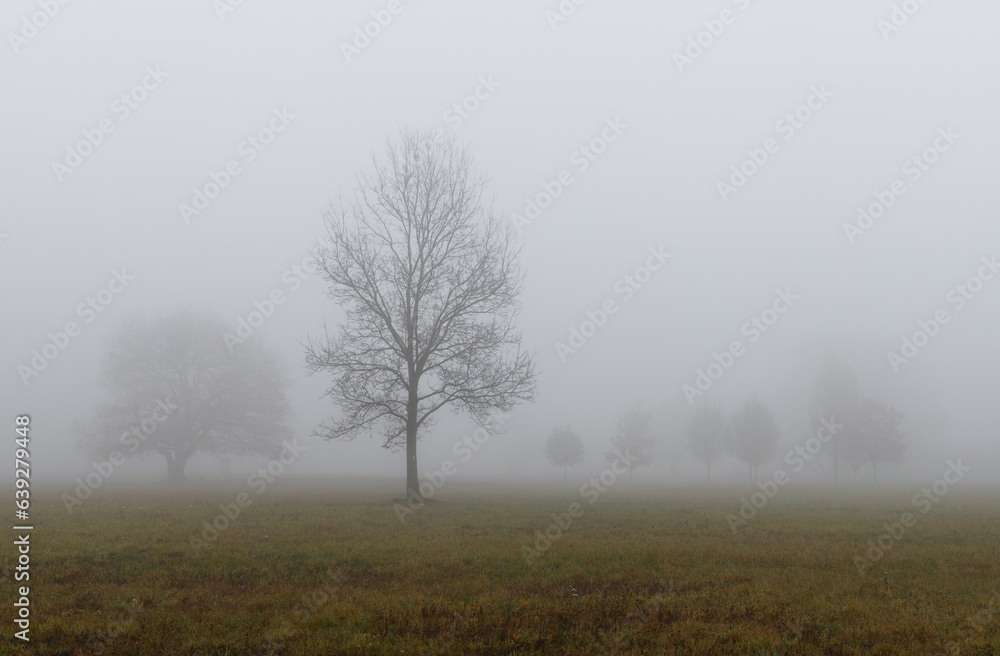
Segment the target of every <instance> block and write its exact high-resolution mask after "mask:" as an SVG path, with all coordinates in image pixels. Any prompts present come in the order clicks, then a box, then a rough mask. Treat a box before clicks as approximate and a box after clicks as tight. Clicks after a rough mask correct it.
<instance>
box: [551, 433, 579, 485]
mask: <svg viewBox="0 0 1000 656" xmlns="http://www.w3.org/2000/svg"><path fill="white" fill-rule="evenodd" d="M545 457H546V458H548V459H549V462H550V463H552V464H553V465H555V466H556V467H562V468H563V480H564V481H565V480H566V478H567V473H566V470H567V468H568V467H570V466H571V465H579V464H580V463H581V462H583V442H582V441H581V440H580V436H579V435H577V434H576V433H574V432H573V430H572V429H571V428H569V427H565V428H557V429H555V430H553V431H552V433H551V434H550V435H549V437H548V439H547V440H545Z"/></svg>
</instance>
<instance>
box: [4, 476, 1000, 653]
mask: <svg viewBox="0 0 1000 656" xmlns="http://www.w3.org/2000/svg"><path fill="white" fill-rule="evenodd" d="M281 483H282V485H280V486H279V485H277V484H276V485H275V486H273V488H271V489H268V490H267V492H266V493H265V494H262V495H260V496H257V495H256V494H253V493H251V494H250V496H251V497H253V498H252V501H251V504H250V505H249V506H246V507H242V508H240V513H239V517H237V518H236V519H235V520H234V521H232V522H231V523H230V526H229V527H228V528H225V529H224V530H222V531H220V532H219V534H218V536H217V537H216V538H215V539H214V540H212V541H210V542H204V538H205V537H206V536H207V537H209V538H211V537H212V533H211V532H203V530H204V528H205V525H204V524H203V522H206V521H208V522H212V521H213V520H215V518H216V517H218V516H220V515H221V514H222V513H223V510H222V509H221V508H220V504H223V505H227V504H236V502H235V499H236V496H237V494H238V493H240V492H246V491H247V490H246V488H245V486H244V487H242V488H241V487H240V486H239V485H238V484H234V485H233V487H232V489H225V488H224V487H222V486H219V485H216V486H208V485H201V484H184V485H183V486H180V487H175V488H163V487H153V486H150V487H148V488H132V489H127V490H126V489H117V490H116V489H114V488H111V489H106V490H104V489H102V490H100V491H98V492H97V493H95V495H94V497H92V498H90V499H88V500H87V501H85V502H84V503H83V505H82V506H79V507H76V508H75V509H74V511H73V513H72V514H69V513H67V511H66V509H65V507H64V505H63V503H62V502H61V501H60V500H59V496H58V494H55V493H49V494H41V493H37V494H36V496H35V497H34V499H33V504H32V509H33V520H34V522H33V523H34V524H35V526H36V529H35V531H34V533H33V535H32V551H31V556H32V563H31V567H32V570H31V575H32V580H31V583H32V595H33V598H34V599H33V604H34V606H33V620H34V621H33V625H32V642H31V644H30V645H28V646H25V645H23V644H21V641H19V640H14V639H12V638H11V635H12V633H13V630H14V629H10V628H9V629H8V631H7V635H6V636H5V637H4V639H3V643H2V644H3V645H4V646H3V651H4V652H5V653H25V654H27V653H34V654H51V655H55V654H67V655H68V654H74V655H75V654H164V655H174V654H178V655H179V654H206V655H207V654H215V655H222V654H234V655H235V654H303V655H312V654H316V655H319V654H324V655H325V654H463V655H464V654H612V653H617V654H902V653H905V654H939V653H946V654H998V653H1000V492H998V491H996V490H982V489H979V490H973V489H971V488H970V489H961V490H955V491H953V492H951V493H950V494H949V495H948V496H947V497H946V498H944V499H942V500H941V501H940V502H938V503H937V504H936V505H934V507H933V508H932V509H931V510H930V511H929V512H927V513H926V514H920V513H919V512H916V513H915V514H916V515H917V518H916V523H915V525H912V526H909V527H907V528H906V529H905V533H904V534H902V535H900V536H898V537H893V538H891V540H890V539H886V538H883V544H887V543H889V542H890V541H891V548H889V549H887V550H885V551H884V553H883V555H882V556H881V558H879V559H878V560H877V562H874V563H872V562H871V561H868V562H869V566H868V568H867V571H866V573H865V574H864V575H862V574H860V573H859V571H858V567H857V566H856V563H855V557H856V556H858V555H859V554H862V553H863V551H864V549H865V548H866V545H867V544H868V541H869V540H877V539H878V538H879V537H880V536H881V535H883V534H885V533H886V530H887V529H886V528H884V526H883V525H884V524H886V523H889V524H890V527H891V526H892V524H893V523H895V522H897V521H898V520H900V518H901V517H902V515H901V513H903V512H914V507H913V505H912V504H911V500H910V497H911V496H912V494H913V492H914V491H913V490H910V489H908V488H907V489H905V490H904V489H902V488H901V489H899V490H898V491H893V492H883V493H881V494H880V495H879V496H877V497H875V496H873V494H872V493H870V492H866V491H865V490H854V491H850V490H846V489H845V490H822V491H820V490H813V491H809V490H794V489H792V488H788V489H784V490H782V491H781V493H780V494H778V495H777V496H776V497H775V498H774V499H772V500H771V501H770V502H769V503H768V504H767V506H766V507H764V508H763V509H762V510H760V511H759V512H758V513H757V515H756V517H754V518H753V519H752V520H751V521H750V522H749V523H748V524H747V525H745V526H742V527H740V528H739V529H738V530H737V531H736V532H735V533H734V531H733V530H731V529H730V526H729V524H728V523H727V521H726V519H725V517H726V515H727V514H728V513H735V512H737V511H738V510H739V499H740V497H741V496H746V495H748V493H749V492H750V490H748V489H736V488H734V489H728V490H714V491H711V492H697V491H690V490H687V491H683V490H669V489H656V490H654V489H639V488H632V489H631V490H625V489H624V488H625V487H626V486H625V485H622V486H620V487H621V488H622V489H618V488H615V489H613V490H610V491H608V492H607V493H606V494H604V495H603V496H601V497H600V499H599V500H597V502H596V503H594V504H590V503H589V502H588V500H585V499H583V498H581V496H580V495H579V493H578V492H577V491H576V490H575V489H573V488H566V489H562V490H555V489H549V490H547V491H544V492H529V491H526V490H523V489H522V490H516V491H512V490H510V489H501V488H495V487H490V486H487V485H482V486H478V487H470V486H462V485H460V484H458V483H456V484H454V485H453V487H452V488H450V489H447V490H446V491H443V492H442V494H441V499H442V500H443V501H444V503H439V504H432V505H427V506H425V507H422V508H418V509H417V510H416V511H415V512H414V513H413V514H412V515H408V516H407V517H406V520H405V523H401V521H400V519H399V518H398V517H397V512H396V509H394V506H393V504H392V503H391V499H392V497H393V496H398V488H399V483H398V482H395V481H394V482H384V481H381V482H370V483H357V484H348V483H345V482H339V483H334V484H331V483H325V482H312V483H304V482H293V481H282V482H281ZM574 502H576V503H580V504H581V506H582V507H583V514H582V516H578V517H576V518H573V519H572V525H571V526H570V527H569V528H568V529H567V530H563V529H560V528H558V527H556V528H552V526H554V525H555V522H559V523H562V524H563V525H564V526H565V520H566V517H567V516H568V515H569V513H568V510H569V508H570V504H572V503H574ZM235 507H239V506H238V504H236V506H235ZM233 508H234V506H233V505H229V512H230V513H233ZM553 514H555V515H556V518H555V519H554V518H553ZM563 514H565V515H563ZM560 515H563V516H562V517H560ZM226 521H227V522H228V519H227V520H226ZM224 523H225V522H223V521H221V520H219V524H220V525H222V524H224ZM546 530H548V531H549V532H550V534H551V535H552V536H555V538H556V539H555V540H554V541H552V542H551V544H550V546H548V549H547V550H546V551H544V552H539V550H538V547H540V546H541V547H544V546H545V541H544V540H541V539H540V538H539V534H538V532H545V531H546ZM560 532H561V533H562V534H561V535H559V533H560ZM197 536H200V539H201V540H202V541H201V542H197V543H196V544H195V543H193V542H192V539H194V538H196V537H197ZM529 550H531V551H532V554H533V555H532V556H531V558H530V561H531V562H530V564H529V562H528V560H529V557H528V552H529ZM12 552H13V550H12V549H11V548H10V547H8V549H7V550H6V551H5V561H4V570H5V571H4V574H5V577H6V578H7V580H8V581H11V579H12V567H13V565H14V563H15V556H14V555H13V554H12ZM13 595H14V588H13V586H12V585H8V594H7V600H6V603H5V605H4V613H5V614H6V617H7V621H6V622H5V625H6V626H7V627H11V626H13V625H12V623H11V621H10V620H11V619H12V604H13V601H14V598H13Z"/></svg>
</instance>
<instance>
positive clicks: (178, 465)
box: [164, 453, 191, 482]
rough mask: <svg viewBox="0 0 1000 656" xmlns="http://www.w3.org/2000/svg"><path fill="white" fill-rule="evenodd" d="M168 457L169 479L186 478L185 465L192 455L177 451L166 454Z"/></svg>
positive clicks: (178, 479)
mask: <svg viewBox="0 0 1000 656" xmlns="http://www.w3.org/2000/svg"><path fill="white" fill-rule="evenodd" d="M164 456H165V457H166V459H167V480H168V481H171V482H176V481H183V480H184V465H186V464H187V461H188V459H189V458H190V457H191V456H190V455H183V454H177V453H169V454H164Z"/></svg>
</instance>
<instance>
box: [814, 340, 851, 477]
mask: <svg viewBox="0 0 1000 656" xmlns="http://www.w3.org/2000/svg"><path fill="white" fill-rule="evenodd" d="M859 400H860V394H859V392H858V378H857V376H855V375H854V371H853V370H852V369H851V367H850V366H849V365H848V364H847V363H846V362H844V361H843V360H841V359H840V358H838V357H837V356H836V355H835V354H833V353H832V352H831V353H830V354H829V355H827V357H826V359H825V360H824V361H823V365H822V368H821V370H820V375H819V379H818V380H817V381H816V385H815V386H814V387H813V390H812V393H811V394H810V396H809V422H810V426H811V428H812V433H813V434H815V433H816V431H818V430H819V429H820V427H821V426H822V424H821V423H820V422H822V421H823V420H832V421H835V422H836V423H837V424H840V425H842V426H843V428H841V429H839V430H838V431H837V434H836V435H833V436H831V437H830V440H829V441H828V442H827V446H826V458H827V462H828V463H829V468H830V472H831V473H832V475H833V480H834V482H836V480H837V477H838V472H839V466H838V465H839V464H840V462H841V461H842V460H845V461H853V460H856V458H857V449H858V441H857V417H856V415H857V412H858V403H859Z"/></svg>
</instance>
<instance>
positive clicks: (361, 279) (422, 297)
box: [306, 130, 536, 502]
mask: <svg viewBox="0 0 1000 656" xmlns="http://www.w3.org/2000/svg"><path fill="white" fill-rule="evenodd" d="M373 164H374V167H373V171H372V172H370V173H367V174H365V173H363V174H361V175H359V177H358V180H357V187H356V189H355V192H354V193H353V195H351V196H350V197H349V198H348V199H347V200H346V202H345V200H344V199H343V198H342V199H341V200H340V202H339V203H337V204H333V205H331V206H330V207H329V209H328V210H327V211H326V213H325V215H324V219H325V222H326V227H327V234H328V238H329V239H328V243H327V244H326V245H325V246H323V247H322V248H320V249H319V250H318V251H317V253H316V258H317V261H318V263H319V267H320V270H321V274H322V276H323V277H324V279H325V280H326V281H327V282H328V283H329V290H328V296H329V298H330V299H332V300H333V301H336V302H337V303H338V304H339V305H340V307H341V309H342V310H343V312H344V313H345V314H346V319H345V321H344V322H343V323H342V324H341V325H340V326H339V328H338V330H337V334H336V335H335V336H331V335H330V333H329V331H328V330H326V335H325V336H324V337H323V338H322V339H319V340H311V341H310V342H309V343H308V345H307V356H306V363H307V365H308V367H309V369H310V371H311V373H317V372H321V371H327V372H329V373H330V374H331V375H332V377H333V384H332V386H331V387H330V388H329V389H328V390H327V391H326V396H328V397H329V398H330V399H332V400H333V401H334V402H336V403H337V404H339V406H340V408H341V416H340V417H338V418H331V419H330V420H328V421H326V422H324V423H323V424H321V425H320V426H319V427H318V428H317V430H316V433H317V434H318V435H320V436H322V437H325V438H327V439H345V440H350V439H353V438H355V437H356V436H357V435H359V434H368V435H373V434H374V433H375V432H376V431H379V433H380V434H381V437H382V446H383V447H384V448H387V449H389V450H391V451H396V450H399V449H404V448H405V450H406V489H407V494H408V497H409V498H410V499H412V500H414V501H418V502H419V501H422V500H423V498H422V496H421V495H420V484H419V479H418V473H417V439H418V437H419V436H421V435H422V434H423V432H424V431H425V430H426V429H427V428H428V427H429V426H430V425H431V424H432V422H433V417H434V414H435V413H436V412H437V411H438V410H441V409H442V408H445V407H449V406H450V408H451V410H452V411H454V412H464V413H467V414H468V415H469V416H471V417H472V419H473V420H475V421H476V422H477V423H478V424H479V425H481V426H483V427H485V426H486V424H487V423H488V422H489V420H490V418H491V415H495V414H496V413H497V412H508V411H510V409H511V408H513V407H514V406H515V405H516V404H517V403H518V402H521V401H530V400H533V399H534V397H535V376H536V374H535V365H534V359H533V356H532V355H531V354H530V353H527V352H526V351H525V350H524V348H523V347H522V344H521V333H520V331H518V330H517V328H516V325H515V320H516V317H517V312H518V310H519V307H520V306H519V301H518V296H519V294H520V291H521V286H522V274H521V272H520V270H519V256H520V245H519V242H518V239H517V237H516V233H515V231H514V230H513V228H512V227H511V226H510V224H509V223H507V222H501V221H500V220H499V219H497V218H496V217H495V216H494V215H493V214H492V211H491V209H490V208H489V207H487V206H486V205H485V204H484V196H485V185H486V183H485V180H484V179H483V178H482V177H480V176H479V175H477V174H476V173H475V172H474V170H473V163H472V157H471V154H470V152H469V151H468V149H464V148H459V147H457V146H456V145H455V144H454V143H453V142H450V141H445V142H441V143H438V142H436V141H435V140H434V139H432V138H429V135H428V134H427V133H418V132H413V131H406V130H404V131H402V132H401V133H400V134H399V136H398V137H397V138H395V139H390V140H389V142H388V147H387V153H386V155H385V157H383V158H382V159H375V160H374V162H373Z"/></svg>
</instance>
